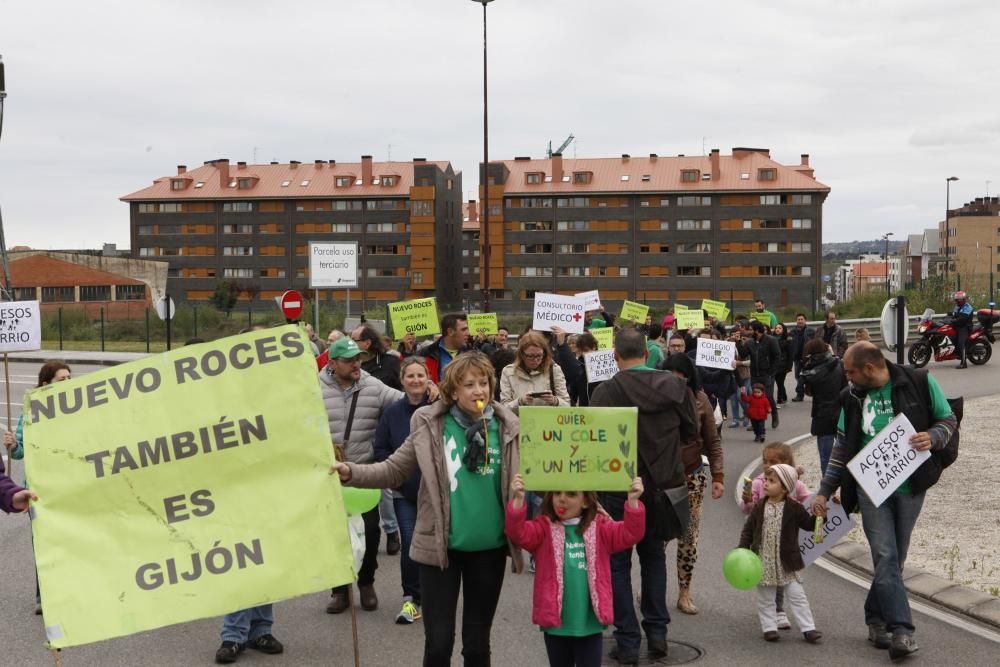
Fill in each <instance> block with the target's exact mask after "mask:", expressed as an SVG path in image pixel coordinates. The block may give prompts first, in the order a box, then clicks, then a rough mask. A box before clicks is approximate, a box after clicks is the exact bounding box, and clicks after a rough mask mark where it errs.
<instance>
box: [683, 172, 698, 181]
mask: <svg viewBox="0 0 1000 667" xmlns="http://www.w3.org/2000/svg"><path fill="white" fill-rule="evenodd" d="M698 177H699V171H698V170H697V169H682V170H681V182H682V183H697V182H698Z"/></svg>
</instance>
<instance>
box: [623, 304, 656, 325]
mask: <svg viewBox="0 0 1000 667" xmlns="http://www.w3.org/2000/svg"><path fill="white" fill-rule="evenodd" d="M648 314H649V306H644V305H642V304H641V303H636V302H635V301H626V302H624V303H623V304H622V312H621V314H620V315H619V316H618V317H619V318H621V319H622V320H625V321H628V322H635V323H636V324H642V323H644V322H645V321H646V315H648Z"/></svg>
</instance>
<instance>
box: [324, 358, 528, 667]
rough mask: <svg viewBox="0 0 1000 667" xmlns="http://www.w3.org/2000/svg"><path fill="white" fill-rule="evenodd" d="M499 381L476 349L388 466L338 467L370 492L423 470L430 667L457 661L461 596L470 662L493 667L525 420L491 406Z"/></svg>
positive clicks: (419, 559)
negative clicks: (508, 518)
mask: <svg viewBox="0 0 1000 667" xmlns="http://www.w3.org/2000/svg"><path fill="white" fill-rule="evenodd" d="M495 386H496V376H495V375H494V372H493V366H492V365H491V364H490V361H489V359H488V358H487V357H486V356H485V355H483V354H480V353H478V352H469V353H466V354H462V355H459V356H458V357H456V358H455V359H454V360H453V361H452V362H451V363H449V364H448V365H447V366H446V367H445V374H444V381H443V382H442V383H441V387H440V392H441V400H440V401H438V402H436V403H432V404H431V405H428V406H426V407H424V408H420V409H419V410H417V411H416V412H415V413H414V414H413V419H412V421H411V432H410V437H409V438H407V439H406V441H405V442H404V443H403V444H402V445H401V446H400V448H399V449H397V450H396V451H395V452H394V453H393V454H392V456H390V457H389V458H388V459H386V460H385V461H383V462H381V463H374V464H370V465H361V464H354V463H337V464H335V465H334V466H333V468H331V472H336V473H337V474H338V475H339V476H340V480H341V481H342V482H344V483H345V484H349V485H351V486H358V487H364V488H374V489H381V488H396V487H398V486H399V485H400V484H402V483H403V482H404V481H406V480H407V479H408V478H409V477H410V476H411V475H412V474H413V473H414V472H416V471H417V470H418V469H419V470H420V474H421V479H420V489H419V491H418V492H417V522H416V526H415V528H414V532H413V540H412V542H411V543H410V558H411V559H412V560H413V561H414V562H416V563H417V564H418V565H419V567H420V587H421V591H422V597H423V600H422V602H423V607H422V612H423V621H424V665H432V666H436V665H448V664H451V653H452V647H453V644H454V637H455V617H456V612H457V608H458V595H459V591H460V590H462V591H463V599H464V604H463V610H462V643H463V645H462V656H463V657H464V658H465V664H466V665H479V664H482V665H488V664H489V657H490V631H491V629H492V626H493V615H494V613H495V612H496V607H497V602H498V601H499V599H500V589H501V587H502V585H503V577H504V568H505V565H506V561H507V556H508V555H509V556H510V557H511V558H512V560H513V570H514V571H515V572H520V571H521V569H522V566H523V563H522V559H521V552H520V550H519V549H516V548H515V547H513V546H512V545H511V544H510V543H509V542H508V541H507V538H506V537H505V536H504V507H505V506H506V503H507V497H508V494H509V489H510V482H511V478H512V476H513V475H514V474H516V473H517V468H518V463H519V459H518V427H517V417H515V416H514V413H512V412H511V411H510V410H508V409H507V408H505V407H504V406H503V405H502V404H500V403H498V402H495V401H493V400H492V397H493V395H494V389H495Z"/></svg>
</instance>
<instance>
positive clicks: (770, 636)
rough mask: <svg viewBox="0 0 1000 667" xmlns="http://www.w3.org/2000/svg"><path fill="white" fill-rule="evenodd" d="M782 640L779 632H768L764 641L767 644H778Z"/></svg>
mask: <svg viewBox="0 0 1000 667" xmlns="http://www.w3.org/2000/svg"><path fill="white" fill-rule="evenodd" d="M779 639H781V635H779V634H778V631H777V630H768V631H767V632H765V633H764V641H766V642H776V641H778V640H779Z"/></svg>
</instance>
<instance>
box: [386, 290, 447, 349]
mask: <svg viewBox="0 0 1000 667" xmlns="http://www.w3.org/2000/svg"><path fill="white" fill-rule="evenodd" d="M389 318H390V319H391V320H392V335H393V336H395V337H396V339H397V340H399V339H401V338H403V336H405V335H406V334H413V335H414V336H431V335H433V334H436V333H441V323H440V320H439V319H438V312H437V299H435V298H434V297H431V298H429V299H414V300H412V301H399V302H397V303H390V304H389Z"/></svg>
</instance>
